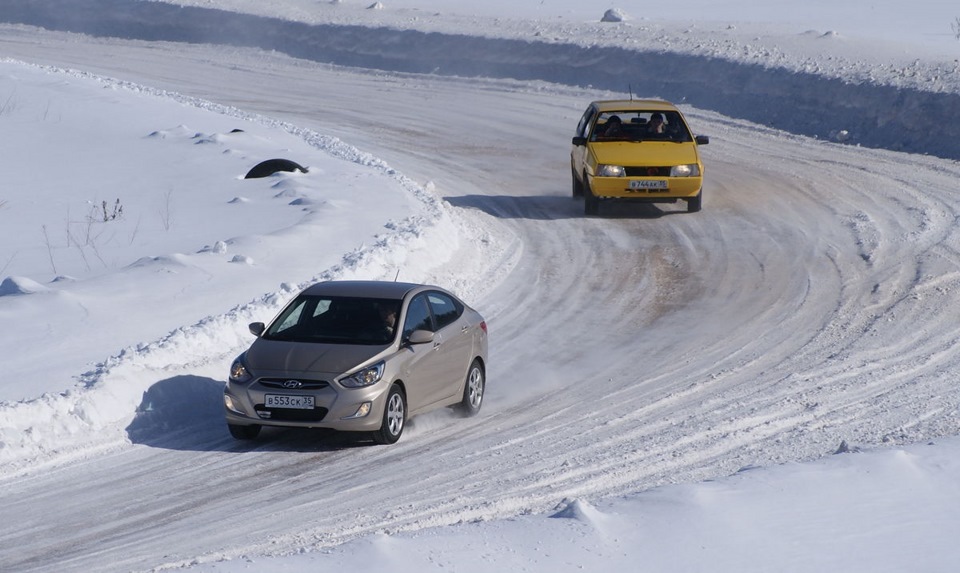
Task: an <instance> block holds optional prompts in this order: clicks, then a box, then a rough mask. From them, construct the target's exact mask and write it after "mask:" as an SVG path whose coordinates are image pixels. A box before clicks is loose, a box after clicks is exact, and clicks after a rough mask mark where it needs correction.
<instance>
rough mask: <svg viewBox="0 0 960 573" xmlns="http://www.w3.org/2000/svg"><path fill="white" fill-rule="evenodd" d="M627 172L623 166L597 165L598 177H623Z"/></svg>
mask: <svg viewBox="0 0 960 573" xmlns="http://www.w3.org/2000/svg"><path fill="white" fill-rule="evenodd" d="M624 175H626V172H625V171H624V169H623V166H622V165H604V164H602V163H601V164H600V165H597V177H623V176H624Z"/></svg>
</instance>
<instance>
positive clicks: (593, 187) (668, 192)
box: [590, 177, 703, 201]
mask: <svg viewBox="0 0 960 573" xmlns="http://www.w3.org/2000/svg"><path fill="white" fill-rule="evenodd" d="M631 181H634V182H637V183H635V184H634V185H637V184H638V183H639V184H642V183H648V182H654V181H666V188H663V189H651V188H644V187H637V188H632V187H631ZM702 187H703V177H653V178H650V177H591V178H590V191H591V192H592V193H593V195H594V196H596V197H600V198H609V199H641V200H644V201H655V200H657V199H663V200H667V201H669V200H674V199H690V198H693V197H696V196H697V195H698V194H699V193H700V189H701V188H702Z"/></svg>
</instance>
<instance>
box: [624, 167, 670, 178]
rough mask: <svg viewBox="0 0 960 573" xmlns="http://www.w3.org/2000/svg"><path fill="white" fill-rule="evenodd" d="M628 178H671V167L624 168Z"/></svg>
mask: <svg viewBox="0 0 960 573" xmlns="http://www.w3.org/2000/svg"><path fill="white" fill-rule="evenodd" d="M623 170H624V172H625V173H626V176H627V177H670V168H669V167H624V168H623Z"/></svg>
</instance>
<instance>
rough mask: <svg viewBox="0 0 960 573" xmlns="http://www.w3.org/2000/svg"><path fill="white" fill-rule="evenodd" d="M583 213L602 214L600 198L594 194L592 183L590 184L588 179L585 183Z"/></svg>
mask: <svg viewBox="0 0 960 573" xmlns="http://www.w3.org/2000/svg"><path fill="white" fill-rule="evenodd" d="M583 214H584V215H599V214H600V199H598V198H597V196H596V195H594V194H593V191H591V190H590V185H588V184H587V182H586V181H584V183H583Z"/></svg>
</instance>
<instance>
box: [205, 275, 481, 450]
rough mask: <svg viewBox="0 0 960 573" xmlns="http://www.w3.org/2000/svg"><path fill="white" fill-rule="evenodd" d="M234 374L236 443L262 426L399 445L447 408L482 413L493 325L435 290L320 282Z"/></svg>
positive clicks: (261, 327) (256, 330)
mask: <svg viewBox="0 0 960 573" xmlns="http://www.w3.org/2000/svg"><path fill="white" fill-rule="evenodd" d="M250 331H251V332H252V333H253V334H255V335H256V336H257V339H256V340H255V341H254V342H253V344H252V345H251V346H250V348H249V350H247V351H246V352H244V353H243V354H241V355H240V356H239V357H237V359H236V360H235V361H234V362H233V365H232V366H231V367H230V377H229V379H228V381H227V384H226V387H225V388H224V406H225V410H226V418H227V426H228V428H229V429H230V433H231V434H232V435H233V436H234V437H235V438H237V439H241V440H250V439H253V438H256V437H257V435H259V433H260V429H261V427H262V426H289V427H304V428H331V429H334V430H341V431H350V432H367V433H369V435H370V436H371V437H372V438H373V439H374V440H375V441H376V442H378V443H381V444H392V443H394V442H396V441H397V440H398V439H400V435H401V433H402V432H403V428H404V425H405V424H406V420H407V418H409V417H410V416H413V415H415V414H420V413H423V412H427V411H429V410H433V409H435V408H441V407H445V406H452V407H455V408H456V409H457V410H459V411H460V412H462V413H463V414H465V415H468V416H472V415H475V414H476V413H477V412H479V411H480V405H481V404H482V402H483V393H484V389H485V385H486V363H487V324H486V322H484V320H483V317H482V316H480V314H479V313H478V312H477V311H475V310H473V309H472V308H470V307H469V306H467V305H466V304H465V303H464V302H463V301H461V300H460V299H459V298H457V297H456V296H455V295H453V294H451V293H450V292H448V291H446V290H444V289H442V288H440V287H436V286H429V285H420V284H411V283H398V282H380V281H331V282H323V283H317V284H315V285H313V286H311V287H309V288H307V289H305V290H304V291H303V292H301V293H300V294H299V295H297V297H296V298H294V299H293V300H292V301H291V302H290V303H289V304H288V305H287V306H286V307H284V309H283V310H282V311H281V312H280V314H279V315H277V317H276V318H275V319H274V320H273V322H271V323H270V325H269V326H267V325H265V324H264V323H262V322H255V323H253V324H251V325H250Z"/></svg>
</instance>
